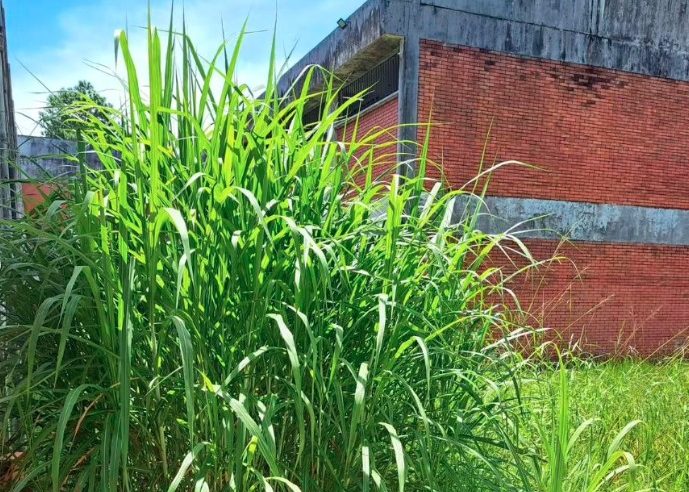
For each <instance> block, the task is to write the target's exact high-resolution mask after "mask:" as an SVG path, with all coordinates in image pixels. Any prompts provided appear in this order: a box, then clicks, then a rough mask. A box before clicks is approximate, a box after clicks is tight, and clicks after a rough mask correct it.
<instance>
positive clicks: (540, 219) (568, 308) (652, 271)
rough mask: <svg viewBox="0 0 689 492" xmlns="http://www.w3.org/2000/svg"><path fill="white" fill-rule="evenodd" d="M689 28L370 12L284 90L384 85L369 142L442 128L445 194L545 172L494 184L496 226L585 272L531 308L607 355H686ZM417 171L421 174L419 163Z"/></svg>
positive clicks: (594, 17) (568, 275)
mask: <svg viewBox="0 0 689 492" xmlns="http://www.w3.org/2000/svg"><path fill="white" fill-rule="evenodd" d="M688 11H689V0H647V1H644V2H640V1H636V0H529V1H523V0H481V1H477V0H369V1H367V2H366V3H365V4H364V5H363V6H362V7H361V8H359V9H358V10H357V11H356V12H355V13H354V14H353V15H352V16H351V17H350V18H349V19H347V20H346V23H344V24H343V26H344V28H339V29H337V30H335V31H334V32H333V33H332V34H330V35H329V36H328V37H327V38H325V39H324V40H323V41H322V42H321V43H320V44H319V45H318V46H316V47H315V48H314V49H313V50H312V51H311V52H310V53H308V54H307V55H306V56H305V57H304V58H303V59H302V60H300V61H299V62H297V63H296V64H295V66H294V67H293V68H292V69H291V70H290V71H289V72H288V73H286V74H285V76H284V77H283V78H282V80H281V88H282V89H283V90H287V88H288V87H290V86H291V85H292V84H293V83H294V82H295V81H297V80H298V77H299V74H300V73H301V72H302V71H303V69H304V68H305V67H306V66H308V65H310V64H318V65H321V66H324V67H326V68H328V69H330V70H332V71H334V72H335V73H336V74H337V75H338V76H339V77H340V79H341V80H343V81H345V82H344V90H345V91H346V90H354V89H358V88H360V87H362V86H363V85H365V84H368V86H373V87H374V90H373V93H372V95H371V96H370V97H369V98H368V100H367V101H364V103H363V107H362V112H361V126H362V128H364V129H366V128H372V127H374V126H383V127H386V126H393V125H396V124H398V123H416V122H429V121H430V122H432V128H431V138H430V153H429V155H430V157H431V159H432V160H434V161H435V162H437V163H439V164H440V165H441V169H440V170H436V171H433V172H434V173H435V175H434V177H440V176H441V175H442V177H443V178H444V179H446V180H447V182H448V183H449V185H450V186H452V187H462V186H463V185H464V184H465V183H466V182H467V181H469V180H470V179H472V178H473V177H474V176H476V174H477V173H478V172H479V171H480V169H482V168H483V169H485V168H486V167H489V166H491V165H492V164H493V163H496V162H500V161H504V160H508V159H510V160H518V161H521V162H524V163H528V164H530V165H531V166H528V167H527V166H517V165H513V166H505V167H502V168H500V169H499V170H497V171H496V172H494V173H493V175H492V178H491V183H490V186H489V188H488V198H487V200H486V202H487V208H488V211H487V212H488V213H487V214H486V217H485V218H484V220H483V221H482V227H484V228H486V229H489V230H490V231H491V232H498V231H502V230H506V229H508V228H510V227H512V226H514V225H515V224H521V225H520V226H519V227H520V230H521V232H520V235H521V237H522V238H523V239H524V240H525V242H526V243H527V244H528V246H529V247H530V249H531V251H532V253H533V254H534V256H535V257H536V258H540V259H545V258H549V257H552V256H553V255H554V254H555V253H556V252H558V253H559V254H562V255H564V256H565V257H567V258H568V259H569V261H563V262H560V263H557V264H551V265H549V266H547V267H544V268H542V269H541V270H539V275H538V276H537V278H532V279H530V280H528V281H524V282H523V284H522V285H520V286H519V287H518V288H517V289H516V290H517V291H518V292H519V296H520V298H521V300H522V304H523V305H524V306H525V307H526V308H527V309H529V311H530V312H531V313H532V314H533V316H534V319H535V320H537V323H538V324H542V325H543V326H545V327H548V328H553V330H554V331H555V332H557V333H558V334H560V335H561V336H562V338H563V339H564V340H565V341H568V342H569V341H575V342H580V343H581V344H582V345H583V347H584V348H585V350H587V351H589V352H593V353H605V354H609V353H614V352H624V353H627V352H633V353H637V354H640V355H649V356H651V355H658V354H661V353H670V352H673V351H675V350H677V349H679V348H681V347H683V346H684V345H686V343H687V341H689V276H688V275H687V273H689V12H688ZM391 74H394V75H391ZM397 137H399V138H400V139H402V140H418V139H421V138H423V131H422V130H420V129H419V128H418V127H416V128H415V127H413V126H406V127H402V128H401V129H400V130H399V135H397ZM484 149H485V150H484ZM413 152H414V151H413V149H412V148H404V146H401V147H400V155H402V156H404V155H411V154H413ZM483 155H485V157H484V158H483V162H482V156H483ZM399 172H400V173H410V172H414V169H413V165H409V164H408V161H407V160H406V159H404V158H401V159H400V164H399ZM562 238H565V239H567V241H566V242H563V241H562Z"/></svg>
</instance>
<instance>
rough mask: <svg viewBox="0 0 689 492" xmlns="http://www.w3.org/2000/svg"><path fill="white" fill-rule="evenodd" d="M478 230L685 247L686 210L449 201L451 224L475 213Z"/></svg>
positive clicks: (522, 200)
mask: <svg viewBox="0 0 689 492" xmlns="http://www.w3.org/2000/svg"><path fill="white" fill-rule="evenodd" d="M477 207H478V213H479V214H480V218H479V220H478V228H479V229H480V230H482V231H484V232H487V233H492V234H499V233H503V232H506V231H512V232H514V233H516V234H517V235H518V236H519V237H521V238H529V239H550V240H558V239H562V238H566V239H569V240H573V241H587V242H604V243H627V244H654V245H672V246H689V211H687V210H675V209H661V208H650V207H635V206H626V205H607V204H594V203H580V202H569V201H560V200H536V199H527V198H505V197H487V198H486V199H485V201H484V204H483V205H480V203H479V201H478V200H477V199H468V198H467V199H460V200H457V201H456V202H455V205H454V213H453V221H455V223H456V222H458V221H460V220H462V219H463V218H464V217H466V215H467V214H468V213H473V212H474V211H475V210H477Z"/></svg>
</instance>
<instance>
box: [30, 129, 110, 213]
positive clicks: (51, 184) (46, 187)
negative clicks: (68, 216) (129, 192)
mask: <svg viewBox="0 0 689 492" xmlns="http://www.w3.org/2000/svg"><path fill="white" fill-rule="evenodd" d="M18 153H19V169H20V176H19V177H20V179H24V180H26V181H27V182H26V183H23V184H22V186H21V195H22V197H21V198H22V202H21V204H22V205H23V209H24V211H25V212H27V213H28V212H30V211H31V210H33V209H34V208H35V207H37V206H38V205H40V204H41V203H42V202H43V201H44V197H45V196H46V195H49V194H50V193H51V192H52V191H54V189H55V186H56V183H59V182H60V180H64V179H67V178H69V177H71V176H74V175H75V174H77V172H78V171H79V163H78V162H77V160H76V156H77V155H78V148H77V144H76V143H75V142H70V141H65V140H58V139H53V138H46V137H34V136H24V135H20V136H19V137H18ZM84 159H85V161H86V164H87V165H88V166H89V167H92V168H97V167H99V166H100V162H99V161H98V158H97V157H96V155H95V154H93V153H88V152H87V153H85V154H84ZM41 182H42V183H45V184H37V183H41Z"/></svg>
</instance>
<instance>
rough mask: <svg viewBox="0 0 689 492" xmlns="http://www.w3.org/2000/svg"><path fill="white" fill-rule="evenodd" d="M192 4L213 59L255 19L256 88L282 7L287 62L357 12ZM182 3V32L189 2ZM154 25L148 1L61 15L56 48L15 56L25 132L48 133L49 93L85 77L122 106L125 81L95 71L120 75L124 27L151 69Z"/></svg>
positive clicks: (162, 5)
mask: <svg viewBox="0 0 689 492" xmlns="http://www.w3.org/2000/svg"><path fill="white" fill-rule="evenodd" d="M184 3H185V5H184V11H185V19H186V25H187V29H188V32H189V33H190V35H191V37H192V39H193V40H194V42H195V45H196V47H197V49H198V50H199V52H200V53H201V54H202V55H204V56H207V57H210V56H211V55H212V54H213V53H214V52H215V50H216V49H217V48H218V46H219V45H220V43H221V42H222V30H223V27H224V31H225V33H226V35H227V36H228V38H232V37H233V36H234V35H236V34H237V33H238V32H239V30H240V29H241V25H242V23H243V22H244V20H245V19H246V18H247V16H248V19H249V23H248V30H249V31H250V32H251V34H249V35H248V36H247V38H246V42H245V44H244V48H243V50H242V54H243V56H242V63H241V64H240V66H239V71H238V77H239V78H240V80H241V81H242V82H246V83H248V84H250V85H251V86H253V87H256V86H257V85H260V84H262V82H263V80H264V78H265V76H266V73H265V72H266V66H267V60H268V56H269V53H270V42H271V39H272V31H273V25H274V22H275V20H276V6H277V24H278V31H277V32H278V45H277V48H278V57H279V59H280V60H281V61H283V60H284V57H285V55H286V54H287V53H289V52H290V51H292V49H293V48H295V46H296V50H295V51H294V54H293V59H297V58H298V57H299V56H301V55H302V54H303V53H304V52H306V51H308V49H310V48H311V47H312V46H313V45H314V44H315V43H316V42H317V41H319V40H320V39H321V38H322V37H323V36H325V35H326V34H327V33H328V32H329V31H330V30H331V29H332V28H333V27H334V26H335V21H336V19H337V18H338V17H340V16H346V15H348V14H349V13H351V11H352V10H353V8H354V7H353V6H352V2H350V1H347V0H320V1H313V2H305V1H303V0H281V1H278V2H277V3H276V2H275V1H270V0H186V1H185V2H184ZM176 4H177V5H178V7H177V12H176V17H177V20H178V23H177V25H178V26H179V25H180V23H181V7H179V5H181V2H176ZM152 5H153V6H152V16H151V18H152V23H153V24H154V25H156V26H157V27H158V28H159V29H167V26H168V22H169V0H154V1H153V2H152ZM146 21H147V6H146V2H144V1H141V0H117V1H113V0H95V1H93V2H89V3H88V4H86V5H82V6H78V7H72V8H69V9H66V10H64V11H63V12H61V14H60V15H59V16H58V18H57V19H56V22H57V23H58V26H59V29H60V31H61V36H60V38H59V39H57V40H56V43H55V45H53V46H52V47H50V48H48V49H42V50H31V49H27V48H26V47H23V48H24V49H22V50H21V55H20V56H18V57H12V56H11V62H12V79H13V91H14V100H15V109H16V112H17V125H18V129H19V133H21V134H32V133H33V134H38V133H40V130H39V129H38V128H37V127H36V124H35V121H36V119H37V118H38V113H39V111H40V109H41V108H42V107H43V105H44V104H45V100H46V97H47V94H48V90H50V91H56V90H59V89H60V88H63V87H69V86H72V85H74V84H76V82H78V81H79V80H81V79H86V80H89V81H91V82H92V83H93V84H94V86H95V87H96V89H98V90H99V91H101V92H102V93H103V94H104V95H105V96H106V97H108V98H109V99H110V100H111V101H112V102H113V103H115V104H118V103H119V102H120V101H119V99H120V96H119V94H121V86H120V84H119V82H118V81H117V79H116V78H115V77H113V76H112V75H110V74H108V73H104V71H101V70H98V69H96V68H94V67H93V65H97V66H103V67H107V69H108V70H110V71H112V70H114V68H115V63H114V61H115V60H114V37H113V34H114V31H115V30H116V29H119V28H127V30H128V32H129V34H130V45H131V46H132V51H133V53H134V57H135V60H136V61H137V63H138V64H140V66H141V65H143V62H144V61H145V57H146V46H145V31H144V29H143V26H145V25H146ZM10 49H12V47H10ZM22 65H24V66H25V67H26V69H25V68H24V67H22ZM27 69H28V70H29V71H31V72H32V73H29V71H27ZM141 78H142V79H143V80H145V78H144V77H141ZM44 86H45V87H44Z"/></svg>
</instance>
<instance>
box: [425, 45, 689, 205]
mask: <svg viewBox="0 0 689 492" xmlns="http://www.w3.org/2000/svg"><path fill="white" fill-rule="evenodd" d="M420 91H421V92H420V95H419V119H420V121H429V116H430V120H431V121H433V123H434V125H435V126H434V128H433V130H432V145H431V153H430V155H431V156H432V157H433V158H434V159H435V160H437V161H440V162H442V166H443V169H444V173H445V176H446V178H447V179H448V180H449V182H450V183H451V184H452V185H455V186H457V185H462V184H464V183H466V182H467V181H468V180H470V179H471V178H473V177H474V176H475V175H476V171H477V169H478V168H479V162H480V158H481V153H482V150H483V147H484V144H485V143H486V141H489V145H488V150H487V153H486V162H485V163H484V164H485V165H486V166H490V165H492V164H493V163H494V162H500V161H503V160H507V159H515V160H519V161H521V162H525V163H528V164H533V165H535V166H539V167H540V168H541V169H527V168H523V167H521V168H520V167H516V166H512V167H507V168H503V169H502V170H499V171H497V172H496V173H495V174H494V176H493V178H492V182H491V188H490V189H491V190H492V193H493V194H496V195H501V196H516V197H530V198H543V199H559V200H571V201H585V202H593V203H617V204H625V205H639V206H650V207H659V208H681V209H689V179H687V156H689V111H687V108H689V83H683V82H677V81H670V80H664V79H657V78H651V77H645V76H640V75H634V74H628V73H623V72H616V71H612V70H605V69H599V68H593V67H585V66H578V65H572V64H564V63H558V62H553V61H545V60H533V59H524V58H517V57H513V56H509V55H505V54H499V53H492V52H485V51H481V50H477V49H473V48H464V47H456V46H447V45H443V44H440V43H436V42H429V41H422V45H421V72H420ZM491 124H492V127H491ZM489 134H490V138H489Z"/></svg>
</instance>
